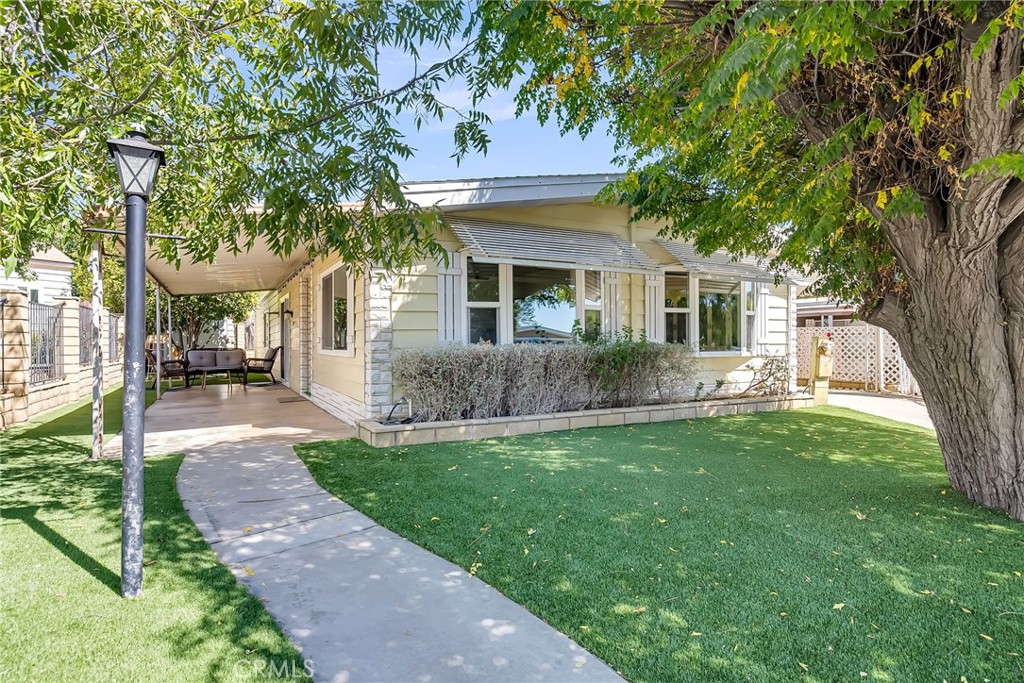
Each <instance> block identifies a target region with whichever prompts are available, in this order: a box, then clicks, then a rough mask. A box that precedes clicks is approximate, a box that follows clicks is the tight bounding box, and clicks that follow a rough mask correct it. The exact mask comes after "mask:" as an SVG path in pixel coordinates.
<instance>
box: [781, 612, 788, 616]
mask: <svg viewBox="0 0 1024 683" xmlns="http://www.w3.org/2000/svg"><path fill="white" fill-rule="evenodd" d="M779 616H780V617H788V616H789V612H779Z"/></svg>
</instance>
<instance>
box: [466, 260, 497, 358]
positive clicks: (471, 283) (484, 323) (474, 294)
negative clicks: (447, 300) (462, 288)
mask: <svg viewBox="0 0 1024 683" xmlns="http://www.w3.org/2000/svg"><path fill="white" fill-rule="evenodd" d="M500 294H501V273H500V270H499V266H498V264H496V263H477V262H476V261H474V260H473V259H471V258H470V259H467V261H466V306H467V310H468V318H469V324H468V327H467V329H468V330H469V343H470V344H477V343H480V342H490V343H491V344H497V343H498V314H499V311H500V309H501V297H500Z"/></svg>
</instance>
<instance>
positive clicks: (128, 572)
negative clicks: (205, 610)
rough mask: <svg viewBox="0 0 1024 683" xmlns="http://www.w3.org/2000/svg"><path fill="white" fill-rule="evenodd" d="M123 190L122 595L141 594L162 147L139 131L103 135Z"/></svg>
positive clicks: (129, 596) (135, 595) (162, 161)
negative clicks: (152, 228) (152, 266)
mask: <svg viewBox="0 0 1024 683" xmlns="http://www.w3.org/2000/svg"><path fill="white" fill-rule="evenodd" d="M107 147H108V148H109V150H110V156H112V157H113V158H114V164H115V165H116V166H117V177H118V178H119V179H120V181H121V191H122V192H124V194H125V206H126V207H127V216H126V218H125V258H124V260H125V264H124V271H125V274H124V288H125V330H124V406H123V416H124V425H123V427H122V433H123V437H122V451H123V458H122V465H121V477H122V489H121V596H122V597H125V598H137V597H139V595H141V594H142V473H143V445H144V439H145V424H144V419H145V418H144V414H145V413H144V411H145V410H146V358H145V348H144V345H145V337H146V205H147V203H148V202H149V196H150V195H151V194H152V192H153V185H154V183H155V182H156V174H157V171H158V170H159V169H160V167H161V166H163V165H164V150H163V149H162V148H160V147H157V146H156V145H152V144H150V143H149V142H148V141H147V139H146V135H145V134H144V133H140V132H137V131H129V132H128V133H127V134H126V136H125V138H124V139H121V140H107Z"/></svg>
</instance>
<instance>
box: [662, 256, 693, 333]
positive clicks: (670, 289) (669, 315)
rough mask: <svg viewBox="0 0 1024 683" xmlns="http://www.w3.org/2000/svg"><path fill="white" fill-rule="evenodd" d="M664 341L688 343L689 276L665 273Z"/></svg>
mask: <svg viewBox="0 0 1024 683" xmlns="http://www.w3.org/2000/svg"><path fill="white" fill-rule="evenodd" d="M665 341H666V342H668V343H669V344H689V343H690V276H689V275H687V274H685V273H665Z"/></svg>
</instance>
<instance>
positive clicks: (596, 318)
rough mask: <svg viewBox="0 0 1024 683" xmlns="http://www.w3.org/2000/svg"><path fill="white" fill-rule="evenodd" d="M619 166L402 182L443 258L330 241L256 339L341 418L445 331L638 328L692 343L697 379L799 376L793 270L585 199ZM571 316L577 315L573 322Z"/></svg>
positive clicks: (289, 287) (272, 302) (546, 332)
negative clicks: (352, 260) (368, 256)
mask: <svg viewBox="0 0 1024 683" xmlns="http://www.w3.org/2000/svg"><path fill="white" fill-rule="evenodd" d="M617 178H618V176H616V175H606V174H601V175H578V176H537V177H513V178H489V179H477V180H455V181H444V182H422V183H409V184H408V185H407V186H406V188H405V189H406V192H407V196H408V197H409V198H410V199H411V200H412V201H414V202H416V203H418V204H419V205H421V206H438V207H440V208H441V209H442V210H443V212H444V218H445V223H446V225H447V228H446V230H445V232H444V234H443V235H442V236H441V241H442V244H443V245H444V247H445V249H446V250H447V252H448V258H447V259H446V261H445V260H441V261H438V262H433V261H424V262H420V263H416V264H414V265H412V266H411V267H408V268H404V269H402V270H400V271H397V272H395V271H388V270H386V269H382V268H376V267H372V268H369V269H366V270H364V273H363V274H358V273H357V272H355V271H353V270H352V269H351V268H350V266H352V265H354V264H349V263H345V261H344V260H343V259H342V258H341V257H340V256H338V255H331V256H327V257H325V258H318V259H315V260H312V261H305V262H298V263H294V268H293V270H292V271H291V272H290V274H289V275H288V276H287V277H285V278H283V279H282V282H281V283H280V284H279V285H277V286H275V287H274V288H273V290H272V291H269V292H268V293H267V294H266V295H265V296H264V297H263V298H262V301H261V302H260V306H259V309H258V311H257V314H256V345H257V352H258V353H262V352H263V351H265V350H266V349H269V348H273V347H276V346H281V347H282V353H281V355H280V357H279V366H278V367H279V369H280V374H281V376H282V377H283V381H284V382H285V383H286V384H287V385H288V386H289V387H291V388H292V389H294V390H296V391H298V392H300V393H302V394H305V395H307V396H309V397H310V399H311V400H312V401H313V402H314V403H316V404H317V405H319V406H321V407H322V408H324V409H325V410H327V411H328V412H330V413H332V414H334V415H336V416H337V417H339V418H341V419H342V420H344V421H346V422H349V423H356V422H358V421H359V420H362V419H366V418H370V417H377V416H380V415H382V414H387V413H388V411H390V410H391V409H392V407H393V405H394V404H395V403H396V402H398V401H399V400H400V399H401V398H402V396H401V389H400V387H397V386H396V385H395V383H394V381H393V376H392V364H391V359H392V354H393V353H394V352H395V351H396V350H399V349H403V348H411V347H425V346H432V345H441V344H473V343H479V342H489V343H492V344H509V343H516V342H524V343H527V342H528V343H564V342H565V341H567V340H569V339H571V338H572V336H573V331H574V325H576V326H578V328H577V329H578V331H579V332H582V333H583V334H585V335H597V334H604V335H615V334H630V333H631V334H633V335H639V334H644V335H646V337H647V338H649V339H651V340H654V341H659V342H670V343H681V344H690V345H692V346H693V347H694V349H695V352H696V354H697V355H698V356H699V358H700V367H701V377H700V378H699V379H700V380H701V381H702V382H704V384H705V385H706V386H714V385H715V382H716V380H719V379H721V380H723V381H724V382H726V387H725V388H726V389H727V390H728V389H729V388H743V387H745V386H746V384H747V383H748V382H749V381H750V379H751V378H752V375H753V370H752V367H753V366H754V365H756V363H757V362H758V360H759V359H761V358H764V357H766V356H769V355H774V356H780V355H781V356H785V357H787V358H788V359H789V361H790V366H791V368H792V371H791V373H790V374H791V377H792V379H791V382H792V386H793V387H795V377H796V372H795V362H796V355H795V354H796V347H795V330H796V307H795V304H796V286H795V285H794V284H793V283H792V282H790V281H784V282H781V283H778V284H777V283H776V278H775V276H774V275H773V274H771V273H769V272H767V271H766V270H765V269H764V268H762V267H760V266H759V265H758V264H757V261H756V260H754V259H749V258H748V259H740V260H734V259H732V258H730V257H729V256H728V255H726V254H723V253H719V254H714V255H712V256H711V257H702V256H700V255H698V254H697V253H696V251H695V250H694V248H693V247H692V246H691V245H689V244H687V243H686V242H683V241H679V240H667V239H663V238H662V237H660V236H659V234H658V233H659V228H660V227H661V226H660V225H658V224H655V223H653V222H648V221H638V222H635V223H630V221H629V215H630V214H629V211H630V209H629V207H628V206H607V205H599V204H596V203H595V201H594V199H595V196H596V195H597V193H598V192H599V191H600V190H601V188H603V187H604V186H606V185H607V184H608V183H609V182H612V181H613V180H615V179H617ZM577 321H578V322H577Z"/></svg>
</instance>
